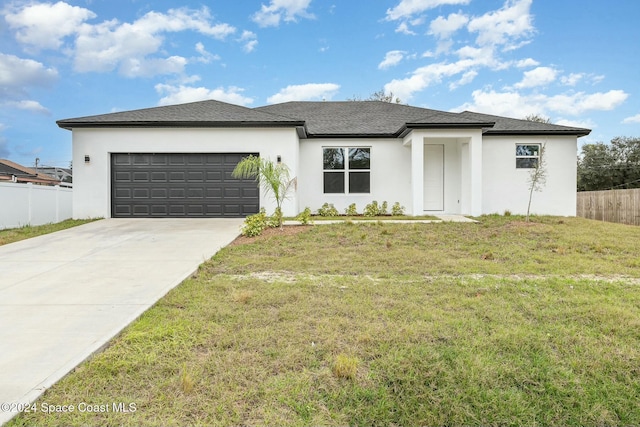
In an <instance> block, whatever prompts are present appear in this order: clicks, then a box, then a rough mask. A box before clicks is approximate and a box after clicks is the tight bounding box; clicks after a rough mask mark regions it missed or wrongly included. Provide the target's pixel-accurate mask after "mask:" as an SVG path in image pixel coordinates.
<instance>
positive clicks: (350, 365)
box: [331, 354, 358, 379]
mask: <svg viewBox="0 0 640 427" xmlns="http://www.w3.org/2000/svg"><path fill="white" fill-rule="evenodd" d="M357 370H358V359H356V358H355V357H349V356H347V355H344V354H339V355H338V356H337V357H336V360H335V361H334V362H333V367H332V369H331V371H332V372H333V375H335V376H336V377H338V378H347V379H354V378H355V377H356V372H357Z"/></svg>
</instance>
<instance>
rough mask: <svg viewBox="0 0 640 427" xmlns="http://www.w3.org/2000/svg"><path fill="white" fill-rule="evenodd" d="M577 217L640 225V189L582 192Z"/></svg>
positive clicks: (579, 195)
mask: <svg viewBox="0 0 640 427" xmlns="http://www.w3.org/2000/svg"><path fill="white" fill-rule="evenodd" d="M577 201H578V205H577V209H576V215H578V216H581V217H583V218H589V219H597V220H600V221H608V222H618V223H621V224H629V225H640V188H633V189H631V190H607V191H580V192H578V197H577Z"/></svg>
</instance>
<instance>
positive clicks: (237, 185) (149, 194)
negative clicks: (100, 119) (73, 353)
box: [111, 153, 260, 217]
mask: <svg viewBox="0 0 640 427" xmlns="http://www.w3.org/2000/svg"><path fill="white" fill-rule="evenodd" d="M246 156H248V154H241V153H238V154H229V153H224V154H216V153H206V154H184V153H156V154H146V153H142V154H141V153H114V154H112V155H111V158H112V160H111V167H112V170H111V173H112V179H111V184H112V190H111V191H112V196H111V200H112V202H111V203H112V216H113V217H242V216H247V215H251V214H254V213H256V212H258V210H259V204H260V202H259V191H258V188H257V183H256V182H255V180H253V179H244V180H241V179H236V178H233V177H232V176H231V172H232V171H233V169H234V168H235V166H236V165H237V163H238V162H239V161H240V160H241V159H242V158H244V157H246Z"/></svg>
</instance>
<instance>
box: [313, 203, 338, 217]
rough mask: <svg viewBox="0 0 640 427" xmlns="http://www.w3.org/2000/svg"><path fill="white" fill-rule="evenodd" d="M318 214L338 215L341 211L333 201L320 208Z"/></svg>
mask: <svg viewBox="0 0 640 427" xmlns="http://www.w3.org/2000/svg"><path fill="white" fill-rule="evenodd" d="M318 215H320V216H338V215H340V212H338V209H336V208H335V206H333V203H325V204H324V205H322V207H321V208H320V209H318Z"/></svg>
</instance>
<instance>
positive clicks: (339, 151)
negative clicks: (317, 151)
mask: <svg viewBox="0 0 640 427" xmlns="http://www.w3.org/2000/svg"><path fill="white" fill-rule="evenodd" d="M345 153H346V154H347V157H345ZM370 158H371V148H368V147H367V148H360V147H349V148H342V147H340V148H323V149H322V170H323V173H324V192H325V193H342V194H344V193H369V192H370V190H371V185H370V182H371V181H370V180H371V163H370Z"/></svg>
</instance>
